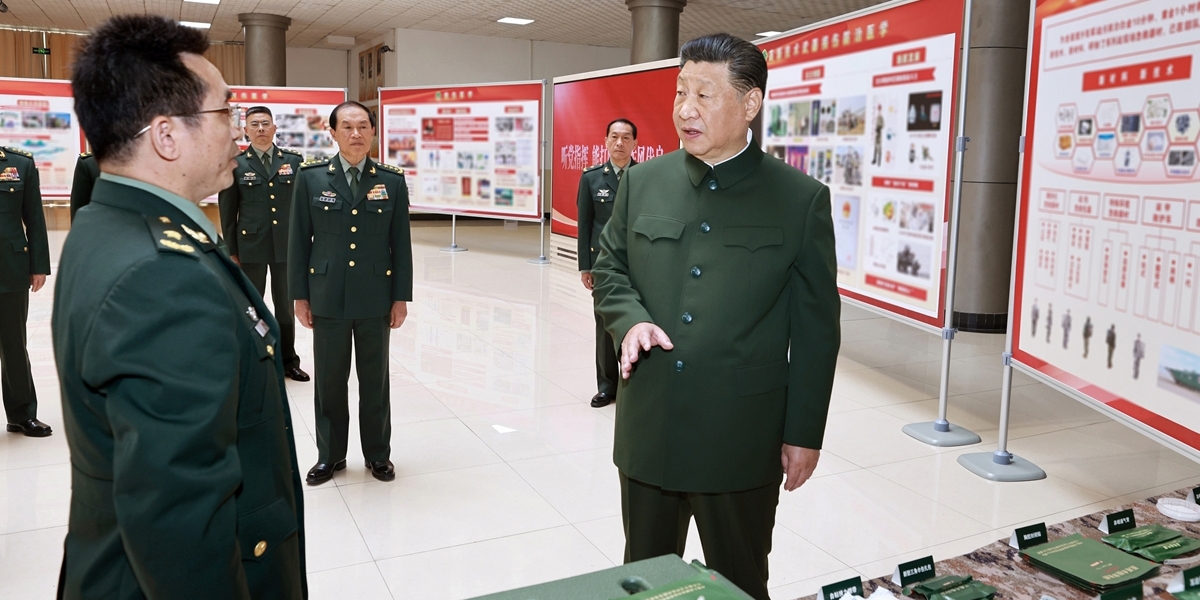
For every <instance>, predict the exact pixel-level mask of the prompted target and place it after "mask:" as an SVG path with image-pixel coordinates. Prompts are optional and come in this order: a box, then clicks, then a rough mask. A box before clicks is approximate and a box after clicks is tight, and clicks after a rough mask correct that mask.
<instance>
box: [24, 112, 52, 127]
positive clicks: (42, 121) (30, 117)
mask: <svg viewBox="0 0 1200 600" xmlns="http://www.w3.org/2000/svg"><path fill="white" fill-rule="evenodd" d="M21 126H22V127H24V128H25V129H44V128H45V127H46V118H45V115H44V114H43V113H42V112H40V111H31V110H27V111H24V112H22V113H21Z"/></svg>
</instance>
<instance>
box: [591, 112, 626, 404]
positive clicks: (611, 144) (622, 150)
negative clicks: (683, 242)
mask: <svg viewBox="0 0 1200 600" xmlns="http://www.w3.org/2000/svg"><path fill="white" fill-rule="evenodd" d="M604 146H605V147H606V148H607V149H608V160H607V161H606V162H604V163H602V164H599V165H596V166H594V167H591V168H589V169H587V170H585V171H584V172H583V175H582V176H580V178H579V195H578V199H577V200H578V203H579V213H578V215H579V234H578V242H579V253H578V257H579V271H580V278H581V279H582V280H583V287H585V288H587V289H588V290H589V291H590V290H591V289H592V285H593V280H592V265H594V264H596V258H597V257H598V256H599V255H600V232H601V231H604V226H605V225H606V224H607V223H608V219H609V217H611V216H612V207H613V202H614V201H616V199H617V184H618V183H619V182H620V181H621V175H623V174H624V173H625V170H626V169H628V168H629V167H631V166H633V165H635V164H637V161H635V160H633V158H632V154H633V151H634V150H636V149H637V126H636V125H634V124H633V121H630V120H628V119H617V120H615V121H613V122H611V123H609V124H608V128H607V129H605V130H604ZM617 370H618V366H617V350H616V344H614V343H613V338H612V334H610V333H609V332H608V331H606V330H605V329H604V319H602V318H600V314H599V313H597V314H596V389H597V392H598V393H597V394H596V395H595V396H592V408H603V407H605V406H607V405H608V403H610V402H612V401H613V400H616V399H617V375H618V371H617Z"/></svg>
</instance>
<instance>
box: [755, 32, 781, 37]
mask: <svg viewBox="0 0 1200 600" xmlns="http://www.w3.org/2000/svg"><path fill="white" fill-rule="evenodd" d="M781 33H783V32H782V31H763V32H761V33H756V34H754V35H757V36H758V37H771V36H773V35H779V34H781Z"/></svg>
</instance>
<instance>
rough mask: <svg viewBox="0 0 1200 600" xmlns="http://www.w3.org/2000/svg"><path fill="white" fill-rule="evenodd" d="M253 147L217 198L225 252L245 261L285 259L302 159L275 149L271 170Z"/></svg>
mask: <svg viewBox="0 0 1200 600" xmlns="http://www.w3.org/2000/svg"><path fill="white" fill-rule="evenodd" d="M254 152H255V150H254V148H253V146H252V147H250V148H247V149H246V151H245V152H243V153H241V154H239V155H238V157H237V169H236V170H234V172H233V185H231V186H229V188H228V189H226V190H224V191H222V192H221V193H220V194H219V195H218V196H217V202H218V204H219V205H220V207H221V234H222V235H224V236H225V244H226V246H228V249H229V255H230V256H236V257H238V260H239V261H241V262H244V263H251V264H255V263H263V264H267V263H281V262H287V259H288V256H287V245H288V226H289V222H290V220H291V219H290V215H291V213H292V187H293V186H294V185H295V182H296V177H298V176H299V175H300V164H301V163H303V162H304V157H303V156H301V155H300V153H299V152H296V151H295V150H286V149H282V148H278V147H276V148H275V152H274V157H273V158H272V159H271V169H270V172H268V171H267V167H266V165H264V164H263V163H262V161H261V160H259V158H258V155H256V154H254Z"/></svg>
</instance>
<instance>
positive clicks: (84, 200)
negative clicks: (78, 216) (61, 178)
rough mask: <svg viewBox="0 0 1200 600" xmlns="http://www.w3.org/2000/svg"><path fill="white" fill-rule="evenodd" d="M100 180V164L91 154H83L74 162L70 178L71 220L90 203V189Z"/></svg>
mask: <svg viewBox="0 0 1200 600" xmlns="http://www.w3.org/2000/svg"><path fill="white" fill-rule="evenodd" d="M99 178H100V164H99V163H97V162H96V156H95V155H94V154H92V153H91V152H84V153H83V154H80V155H79V158H78V159H76V160H75V176H74V177H73V178H71V219H74V218H75V213H77V212H79V209H81V208H83V207H85V206H87V205H88V203H89V202H91V201H92V188H93V187H95V186H96V180H97V179H99Z"/></svg>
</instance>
